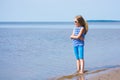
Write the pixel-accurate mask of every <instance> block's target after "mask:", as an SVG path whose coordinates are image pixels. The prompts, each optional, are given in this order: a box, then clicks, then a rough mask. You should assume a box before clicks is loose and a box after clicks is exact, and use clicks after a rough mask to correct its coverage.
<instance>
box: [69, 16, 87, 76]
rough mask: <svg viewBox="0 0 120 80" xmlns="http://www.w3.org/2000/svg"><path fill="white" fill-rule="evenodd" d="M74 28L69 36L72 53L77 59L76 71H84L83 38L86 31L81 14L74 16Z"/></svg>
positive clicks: (85, 23)
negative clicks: (71, 41) (71, 42)
mask: <svg viewBox="0 0 120 80" xmlns="http://www.w3.org/2000/svg"><path fill="white" fill-rule="evenodd" d="M74 23H75V28H74V29H73V33H72V35H71V36H70V38H71V39H72V40H73V47H74V53H75V56H76V59H77V72H78V73H80V74H83V73H84V38H85V35H86V33H87V31H88V25H87V22H86V21H85V20H84V18H83V17H82V16H76V17H75V20H74Z"/></svg>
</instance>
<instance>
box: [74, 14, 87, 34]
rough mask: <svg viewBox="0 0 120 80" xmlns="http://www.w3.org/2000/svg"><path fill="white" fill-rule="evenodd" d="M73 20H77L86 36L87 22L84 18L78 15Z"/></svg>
mask: <svg viewBox="0 0 120 80" xmlns="http://www.w3.org/2000/svg"><path fill="white" fill-rule="evenodd" d="M75 18H76V19H77V21H78V23H80V25H81V26H83V27H84V28H85V34H86V33H87V32H88V23H87V21H85V20H84V18H83V17H82V16H81V15H78V16H76V17H75Z"/></svg>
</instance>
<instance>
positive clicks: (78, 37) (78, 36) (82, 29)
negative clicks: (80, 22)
mask: <svg viewBox="0 0 120 80" xmlns="http://www.w3.org/2000/svg"><path fill="white" fill-rule="evenodd" d="M83 32H84V28H81V30H80V32H79V34H78V35H77V36H75V35H71V36H70V38H71V39H81V38H82V37H81V36H82V33H83ZM82 39H83V38H82Z"/></svg>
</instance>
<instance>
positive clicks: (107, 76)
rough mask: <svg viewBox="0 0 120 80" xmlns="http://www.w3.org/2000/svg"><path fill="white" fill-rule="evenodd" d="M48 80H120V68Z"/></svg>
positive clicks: (103, 69) (102, 69)
mask: <svg viewBox="0 0 120 80" xmlns="http://www.w3.org/2000/svg"><path fill="white" fill-rule="evenodd" d="M48 80H120V66H116V67H111V68H101V69H97V70H91V71H86V72H85V73H84V74H76V73H73V74H70V75H64V76H61V77H60V76H59V77H56V78H52V79H48Z"/></svg>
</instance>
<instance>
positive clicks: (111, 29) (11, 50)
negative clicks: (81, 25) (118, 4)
mask: <svg viewBox="0 0 120 80" xmlns="http://www.w3.org/2000/svg"><path fill="white" fill-rule="evenodd" d="M0 27H1V28H0V80H47V79H50V78H53V77H56V76H62V75H67V74H71V73H74V72H75V71H76V59H75V56H74V53H73V47H72V41H71V39H70V35H71V33H72V28H73V27H74V25H72V24H64V25H59V24H55V25H54V24H52V25H49V24H48V25H40V24H37V25H13V24H12V25H5V24H4V25H0ZM89 27H90V29H89V32H88V34H87V35H86V39H85V69H86V70H90V69H94V68H97V67H106V66H115V65H120V63H119V61H120V58H119V56H120V48H119V44H120V43H119V42H120V35H119V34H120V24H119V23H117V24H115V23H107V24H106V23H97V24H93V23H90V24H89Z"/></svg>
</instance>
